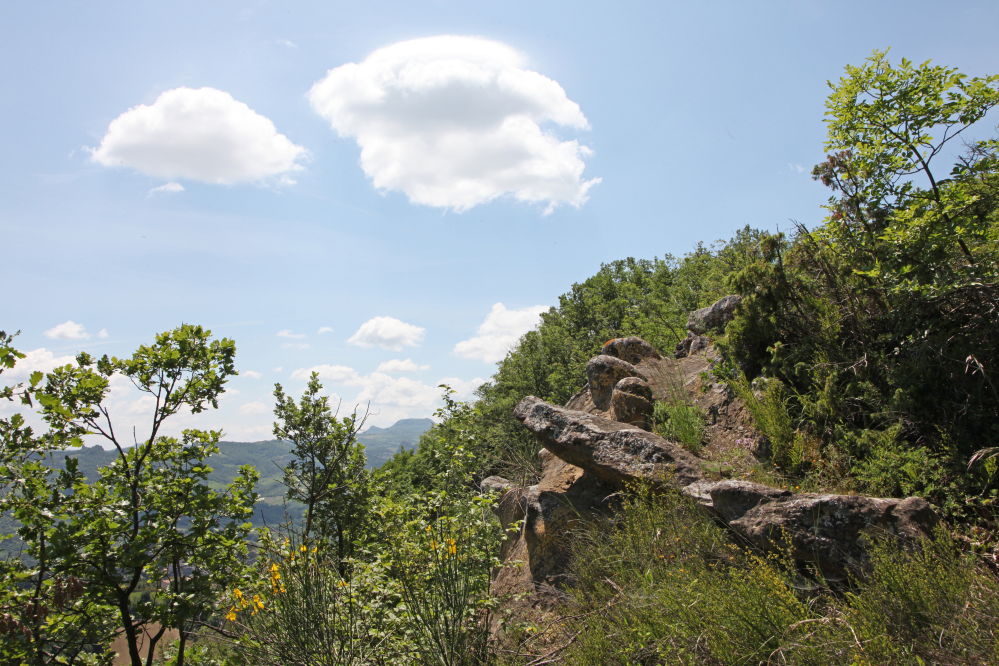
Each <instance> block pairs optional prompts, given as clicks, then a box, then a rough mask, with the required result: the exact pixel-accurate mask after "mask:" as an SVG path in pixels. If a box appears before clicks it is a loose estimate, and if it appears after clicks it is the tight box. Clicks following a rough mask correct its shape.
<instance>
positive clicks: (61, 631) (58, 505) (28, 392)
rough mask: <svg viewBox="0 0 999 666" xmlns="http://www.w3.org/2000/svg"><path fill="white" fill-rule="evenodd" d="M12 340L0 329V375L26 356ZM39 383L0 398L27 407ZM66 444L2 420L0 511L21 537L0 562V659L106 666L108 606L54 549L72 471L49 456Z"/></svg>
mask: <svg viewBox="0 0 999 666" xmlns="http://www.w3.org/2000/svg"><path fill="white" fill-rule="evenodd" d="M15 335H16V334H15ZM13 338H14V335H8V334H6V333H5V332H2V331H0V373H2V372H3V371H4V370H8V369H11V368H13V367H14V366H15V364H16V363H17V361H18V360H19V359H22V358H24V354H22V353H20V352H19V351H17V350H16V349H14V348H13V346H12V342H13ZM41 380H42V374H41V373H39V372H36V373H33V374H32V376H31V379H30V384H29V385H28V386H27V387H25V386H24V385H23V384H17V385H14V386H7V387H4V388H3V389H0V398H5V399H7V400H8V401H13V400H15V399H18V400H19V401H20V402H21V404H23V405H24V406H27V407H31V406H33V403H32V399H31V396H32V394H34V393H35V392H36V391H37V390H38V385H39V383H40V382H41ZM65 443H66V442H63V441H59V440H56V439H55V438H49V439H48V440H46V439H43V438H39V437H36V436H35V434H34V432H33V431H32V429H31V428H30V427H28V426H26V425H25V422H24V418H23V417H22V416H21V415H20V414H14V415H13V416H11V417H10V418H3V419H0V514H3V515H10V516H12V517H13V518H16V519H17V526H18V532H19V536H20V537H21V552H20V553H17V554H16V556H15V557H13V558H10V559H7V560H5V561H3V562H0V580H2V581H3V583H4V584H3V585H2V586H0V663H4V664H33V665H37V666H40V665H42V664H54V663H60V664H77V663H81V662H82V661H84V660H88V659H89V660H94V663H108V662H109V660H110V658H111V654H110V653H109V652H108V651H107V644H108V643H110V637H111V633H112V631H113V628H114V626H113V623H112V622H111V621H110V620H109V617H110V611H111V610H112V609H111V608H110V607H109V606H108V605H107V604H106V603H103V602H102V601H101V600H99V599H93V598H91V597H90V596H89V595H87V594H85V591H86V590H85V588H84V585H83V582H82V581H81V580H80V579H79V578H78V577H76V576H74V575H72V574H71V573H69V572H68V571H66V569H65V567H64V566H62V564H63V563H62V562H61V561H60V560H59V558H58V557H55V556H53V554H52V552H51V551H52V546H51V542H50V539H49V536H50V533H51V527H52V523H53V520H54V519H58V520H65V519H66V517H67V508H68V501H67V499H68V498H67V496H66V495H65V494H63V493H62V492H60V490H67V489H69V488H71V487H72V485H73V482H74V480H75V479H76V478H77V473H76V470H75V469H74V468H73V466H70V467H69V468H68V469H67V470H66V471H64V472H62V473H61V474H58V475H57V474H56V473H55V472H54V471H53V470H52V469H50V468H49V467H48V466H47V465H46V461H47V460H49V459H50V457H51V454H52V451H53V449H55V448H57V447H58V446H59V445H60V444H65ZM53 477H56V478H53ZM4 537H10V535H0V539H2V538H4ZM10 538H13V537H10Z"/></svg>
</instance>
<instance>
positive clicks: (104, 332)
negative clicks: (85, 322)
mask: <svg viewBox="0 0 999 666" xmlns="http://www.w3.org/2000/svg"><path fill="white" fill-rule="evenodd" d="M97 337H99V338H106V337H108V329H106V328H102V329H101V332H100V333H98V334H97Z"/></svg>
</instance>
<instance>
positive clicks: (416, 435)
mask: <svg viewBox="0 0 999 666" xmlns="http://www.w3.org/2000/svg"><path fill="white" fill-rule="evenodd" d="M433 424H434V422H433V421H431V420H430V419H403V420H401V421H396V422H395V424H394V425H392V426H389V427H388V428H379V427H377V426H371V427H370V428H368V429H367V430H365V431H364V432H362V433H361V434H360V435H358V436H357V439H359V440H360V441H361V443H362V444H364V449H365V451H364V452H365V454H367V456H368V468H369V469H373V468H375V467H380V466H381V465H382V464H383V463H384V462H386V461H387V460H388V459H389V458H391V457H392V456H394V455H395V454H396V453H398V452H399V448H400V447H403V448H406V449H415V448H416V445H417V444H419V443H420V435H422V434H423V433H425V432H426V431H427V430H429V429H430V426H432V425H433Z"/></svg>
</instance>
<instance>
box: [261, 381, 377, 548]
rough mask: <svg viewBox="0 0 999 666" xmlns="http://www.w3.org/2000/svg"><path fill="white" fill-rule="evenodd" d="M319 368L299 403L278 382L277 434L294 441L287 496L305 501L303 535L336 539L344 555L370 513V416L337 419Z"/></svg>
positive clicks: (286, 479) (287, 472)
mask: <svg viewBox="0 0 999 666" xmlns="http://www.w3.org/2000/svg"><path fill="white" fill-rule="evenodd" d="M322 388H323V385H322V384H320V383H319V375H318V374H317V373H315V372H313V373H312V376H311V377H310V378H309V384H308V386H307V388H306V390H305V393H304V394H303V395H302V398H301V400H300V401H299V403H298V404H297V405H296V404H295V401H294V399H293V398H290V397H288V396H286V395H285V393H284V389H282V388H281V385H280V384H275V385H274V398H275V401H276V403H275V406H274V415H275V416H276V417H277V418H278V422H276V423H275V424H274V436H275V437H277V438H278V439H279V440H288V441H290V442H291V443H292V445H293V447H294V448H293V449H292V452H293V453H294V455H295V460H293V461H292V462H291V463H289V464H288V466H287V467H285V469H284V483H285V485H286V486H287V488H288V490H287V494H286V497H287V498H288V499H289V500H291V501H295V502H301V503H302V504H303V505H305V507H306V510H305V525H304V526H303V527H302V533H301V538H302V540H303V541H308V540H309V539H310V538H313V537H315V538H317V539H319V540H321V541H324V542H332V543H333V544H334V545H335V547H336V552H337V556H338V557H339V558H340V559H341V560H342V559H344V558H347V557H349V556H350V555H351V554H352V550H353V542H354V540H355V539H356V538H357V536H358V534H357V532H358V530H359V529H360V525H361V524H362V522H363V521H364V519H365V518H366V515H367V508H368V507H367V505H368V502H369V495H370V489H369V478H368V475H367V472H366V471H365V469H364V465H365V463H366V462H367V461H366V459H365V457H364V445H363V444H361V443H360V442H359V441H358V440H357V432H358V431H359V430H360V429H361V428H362V427H363V426H364V421H365V419H364V418H363V417H362V418H358V417H357V414H356V413H354V414H351V415H350V416H345V417H343V418H339V419H338V418H337V414H335V413H333V411H332V410H331V409H330V406H329V398H328V397H327V396H320V395H319V392H320V391H321V390H322Z"/></svg>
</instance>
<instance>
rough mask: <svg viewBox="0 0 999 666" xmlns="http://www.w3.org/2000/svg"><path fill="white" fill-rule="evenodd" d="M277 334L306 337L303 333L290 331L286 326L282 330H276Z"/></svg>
mask: <svg viewBox="0 0 999 666" xmlns="http://www.w3.org/2000/svg"><path fill="white" fill-rule="evenodd" d="M277 336H278V337H279V338H295V339H298V338H304V337H306V336H305V333H292V332H291V329H290V328H286V329H284V330H283V331H278V332H277Z"/></svg>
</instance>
